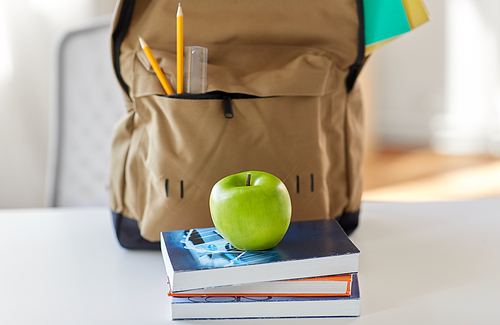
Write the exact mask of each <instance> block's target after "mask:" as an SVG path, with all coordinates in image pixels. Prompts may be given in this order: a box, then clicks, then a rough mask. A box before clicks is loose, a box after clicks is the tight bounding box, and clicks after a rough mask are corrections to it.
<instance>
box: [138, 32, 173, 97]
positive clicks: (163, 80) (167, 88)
mask: <svg viewBox="0 0 500 325" xmlns="http://www.w3.org/2000/svg"><path fill="white" fill-rule="evenodd" d="M139 42H140V43H141V47H142V50H143V51H144V53H145V54H146V56H147V57H148V60H149V63H151V66H152V67H153V70H154V71H155V73H156V76H157V77H158V79H159V80H160V83H161V85H162V86H163V89H165V92H166V93H167V95H172V94H173V93H174V91H173V90H172V87H170V84H169V83H168V80H167V78H165V75H164V74H163V71H162V70H161V68H160V66H159V65H158V61H156V59H155V57H154V55H153V53H152V52H151V49H150V48H149V46H148V44H147V43H146V41H144V40H143V39H142V38H141V36H139Z"/></svg>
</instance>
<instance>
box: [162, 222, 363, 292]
mask: <svg viewBox="0 0 500 325" xmlns="http://www.w3.org/2000/svg"><path fill="white" fill-rule="evenodd" d="M161 249H162V254H163V260H164V262H165V268H166V270H167V276H168V281H169V284H170V290H171V292H180V291H185V290H193V289H200V288H210V287H218V286H229V285H241V284H247V283H256V282H266V281H279V280H288V279H301V278H310V277H318V276H328V275H337V274H349V273H356V272H357V271H358V260H359V250H358V248H357V247H356V246H355V245H354V243H353V242H352V241H351V240H350V239H349V237H348V236H347V235H346V234H345V232H344V230H343V229H342V227H341V226H340V225H339V224H338V222H337V221H336V220H335V219H321V220H309V221H296V222H291V223H290V227H289V228H288V231H287V233H286V234H285V236H284V237H283V239H282V240H281V242H280V243H279V244H278V245H277V246H275V247H274V248H272V249H269V250H265V251H240V250H238V249H236V248H234V247H232V246H231V245H230V244H229V243H228V242H227V241H226V240H224V238H222V236H221V235H220V234H219V233H218V232H217V230H216V229H215V228H202V229H189V230H179V231H169V232H163V233H162V234H161Z"/></svg>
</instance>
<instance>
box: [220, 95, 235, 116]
mask: <svg viewBox="0 0 500 325" xmlns="http://www.w3.org/2000/svg"><path fill="white" fill-rule="evenodd" d="M222 102H223V104H224V116H225V117H226V118H233V117H234V113H233V104H232V103H231V97H230V96H227V95H224V96H223V97H222Z"/></svg>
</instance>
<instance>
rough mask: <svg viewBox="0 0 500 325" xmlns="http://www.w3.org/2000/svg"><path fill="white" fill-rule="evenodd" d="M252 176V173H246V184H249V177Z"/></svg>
mask: <svg viewBox="0 0 500 325" xmlns="http://www.w3.org/2000/svg"><path fill="white" fill-rule="evenodd" d="M251 177H252V174H250V173H247V186H250V178H251Z"/></svg>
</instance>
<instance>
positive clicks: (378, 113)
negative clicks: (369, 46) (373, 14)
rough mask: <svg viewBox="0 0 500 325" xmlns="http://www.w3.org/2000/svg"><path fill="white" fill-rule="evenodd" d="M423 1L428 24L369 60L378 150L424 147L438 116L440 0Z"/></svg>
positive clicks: (441, 46) (441, 61)
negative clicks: (428, 17)
mask: <svg viewBox="0 0 500 325" xmlns="http://www.w3.org/2000/svg"><path fill="white" fill-rule="evenodd" d="M424 1H425V4H426V5H427V7H428V9H429V12H430V19H431V20H430V22H427V23H426V24H424V25H422V26H420V27H418V28H416V29H414V30H412V31H411V32H410V33H408V34H405V35H402V36H401V37H400V38H398V39H396V40H394V41H392V42H391V43H389V44H387V45H385V46H384V47H382V48H381V49H378V50H376V51H375V52H374V53H373V54H372V56H371V57H370V59H369V61H368V64H369V65H370V68H371V69H372V70H373V73H372V74H371V79H372V80H371V82H372V84H373V89H372V92H371V93H372V95H373V98H372V101H373V103H372V106H373V110H374V112H373V115H374V122H373V123H374V126H373V129H374V132H375V134H374V136H375V137H376V143H377V144H378V145H379V146H386V145H390V146H403V147H416V146H427V145H428V144H429V141H430V138H431V126H430V121H431V120H432V119H433V118H434V116H435V115H436V114H438V113H440V112H442V111H443V107H444V106H443V105H444V79H445V59H444V56H445V44H444V41H445V40H444V38H445V35H444V34H445V33H444V31H445V1H443V0H424ZM451 1H453V0H451Z"/></svg>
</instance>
